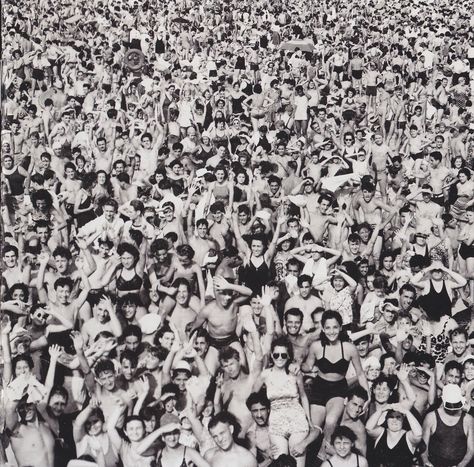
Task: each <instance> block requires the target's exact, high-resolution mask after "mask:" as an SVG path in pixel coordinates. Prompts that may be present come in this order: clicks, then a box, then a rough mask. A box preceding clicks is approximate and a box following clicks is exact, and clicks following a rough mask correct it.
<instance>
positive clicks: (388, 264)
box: [382, 256, 393, 271]
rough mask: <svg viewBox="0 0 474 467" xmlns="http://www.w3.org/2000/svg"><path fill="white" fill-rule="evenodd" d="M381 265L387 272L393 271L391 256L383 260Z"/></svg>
mask: <svg viewBox="0 0 474 467" xmlns="http://www.w3.org/2000/svg"><path fill="white" fill-rule="evenodd" d="M382 265H383V267H384V269H386V270H387V271H391V270H392V269H393V257H392V256H386V257H385V258H384V259H383V262H382Z"/></svg>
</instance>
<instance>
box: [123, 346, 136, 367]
mask: <svg viewBox="0 0 474 467" xmlns="http://www.w3.org/2000/svg"><path fill="white" fill-rule="evenodd" d="M124 360H128V361H129V362H130V364H131V365H132V366H133V367H134V368H136V367H137V366H138V357H137V355H136V354H135V353H134V352H132V351H131V350H128V349H125V350H124V351H123V352H122V354H121V355H120V363H122V362H123V361H124Z"/></svg>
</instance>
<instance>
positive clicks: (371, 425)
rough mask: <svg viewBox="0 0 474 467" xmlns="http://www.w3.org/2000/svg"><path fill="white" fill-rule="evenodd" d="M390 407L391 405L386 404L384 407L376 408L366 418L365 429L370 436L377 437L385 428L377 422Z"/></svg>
mask: <svg viewBox="0 0 474 467" xmlns="http://www.w3.org/2000/svg"><path fill="white" fill-rule="evenodd" d="M390 408H391V406H390V405H387V406H386V407H383V408H379V409H377V410H376V411H375V413H374V414H372V416H371V417H370V418H369V419H368V420H367V423H366V424H365V429H366V430H367V433H368V435H369V436H370V437H371V438H378V437H379V436H380V435H381V434H382V433H383V431H384V429H385V428H383V427H381V426H378V422H379V420H380V417H381V416H382V414H383V413H384V412H386V411H387V410H388V409H390Z"/></svg>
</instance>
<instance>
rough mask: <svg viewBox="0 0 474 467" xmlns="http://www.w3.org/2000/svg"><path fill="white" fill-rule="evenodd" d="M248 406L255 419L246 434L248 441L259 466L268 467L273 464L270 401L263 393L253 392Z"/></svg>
mask: <svg viewBox="0 0 474 467" xmlns="http://www.w3.org/2000/svg"><path fill="white" fill-rule="evenodd" d="M246 405H247V408H248V409H249V411H250V413H251V414H252V419H253V422H252V424H251V425H250V427H249V429H248V431H247V433H246V439H247V440H248V442H249V447H250V451H251V452H252V454H253V455H254V456H255V457H256V458H257V462H258V466H259V467H266V466H268V465H269V464H270V463H271V462H272V451H271V442H270V434H269V432H268V416H269V415H270V401H269V400H268V398H267V396H266V395H265V394H263V393H262V392H259V393H256V392H253V393H252V394H250V396H249V397H248V399H247V401H246Z"/></svg>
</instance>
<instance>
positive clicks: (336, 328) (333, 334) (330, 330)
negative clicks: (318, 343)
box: [323, 318, 341, 342]
mask: <svg viewBox="0 0 474 467" xmlns="http://www.w3.org/2000/svg"><path fill="white" fill-rule="evenodd" d="M323 332H324V334H325V336H326V337H327V339H328V340H329V342H335V341H336V340H337V339H338V338H339V333H340V332H341V325H340V324H339V322H338V321H337V320H336V319H334V318H331V319H327V320H326V321H325V322H324V324H323Z"/></svg>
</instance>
